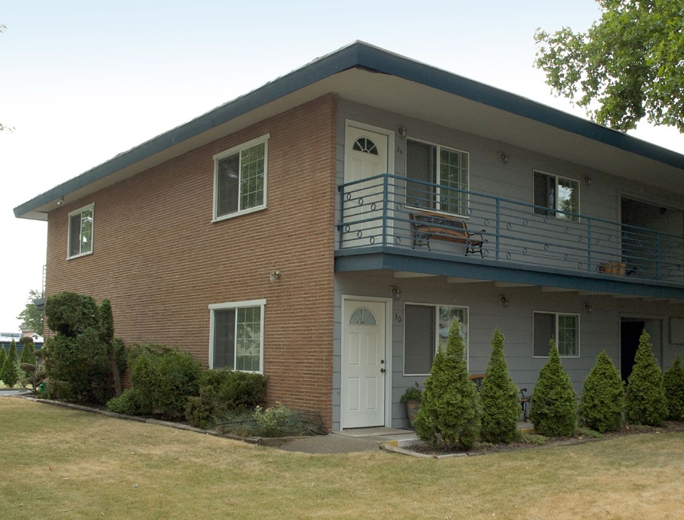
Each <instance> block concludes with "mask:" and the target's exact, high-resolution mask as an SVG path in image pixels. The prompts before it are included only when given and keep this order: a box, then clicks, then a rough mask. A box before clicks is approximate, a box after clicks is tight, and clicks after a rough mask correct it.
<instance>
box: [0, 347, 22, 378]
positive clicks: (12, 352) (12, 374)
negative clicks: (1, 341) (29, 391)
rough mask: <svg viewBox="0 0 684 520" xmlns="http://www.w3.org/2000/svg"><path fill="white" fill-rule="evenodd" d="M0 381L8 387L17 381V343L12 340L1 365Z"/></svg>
mask: <svg viewBox="0 0 684 520" xmlns="http://www.w3.org/2000/svg"><path fill="white" fill-rule="evenodd" d="M0 379H2V381H3V382H4V383H5V384H6V385H7V386H9V387H10V388H12V387H14V385H16V384H17V382H18V381H19V359H18V358H17V344H16V343H15V342H14V340H12V342H11V343H10V349H9V353H8V354H7V357H6V358H5V362H4V363H3V365H2V377H0Z"/></svg>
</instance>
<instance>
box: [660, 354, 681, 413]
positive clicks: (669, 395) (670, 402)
mask: <svg viewBox="0 0 684 520" xmlns="http://www.w3.org/2000/svg"><path fill="white" fill-rule="evenodd" d="M663 388H664V389H665V398H666V399H667V418H668V419H670V420H671V421H680V420H681V419H682V416H684V369H683V368H682V364H681V361H680V360H679V356H677V358H676V359H675V360H674V363H673V364H672V367H671V368H670V369H669V370H667V371H666V372H665V374H664V375H663Z"/></svg>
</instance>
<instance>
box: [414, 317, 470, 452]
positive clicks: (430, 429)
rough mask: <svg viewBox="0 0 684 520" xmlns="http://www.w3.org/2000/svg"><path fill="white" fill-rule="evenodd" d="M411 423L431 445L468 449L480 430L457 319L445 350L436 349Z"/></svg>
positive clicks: (450, 331)
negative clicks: (419, 402)
mask: <svg viewBox="0 0 684 520" xmlns="http://www.w3.org/2000/svg"><path fill="white" fill-rule="evenodd" d="M413 426H414V427H415V429H416V434H417V435H418V437H419V438H420V439H421V440H422V441H424V442H426V443H428V444H430V445H432V446H434V447H440V448H445V449H448V450H453V449H455V448H457V447H459V446H460V447H461V448H463V449H470V448H472V447H473V445H474V444H475V441H476V440H477V438H478V436H479V433H480V403H479V395H478V393H477V390H476V387H475V383H473V382H472V381H470V380H469V379H468V369H467V366H466V360H465V344H464V343H463V338H462V337H461V334H460V327H459V324H458V322H456V321H454V323H453V324H452V326H451V329H450V330H449V342H448V344H447V348H446V352H442V351H441V349H440V351H439V352H437V355H436V356H435V360H434V362H433V364H432V370H431V371H430V376H429V377H428V378H427V380H426V381H425V390H424V391H423V397H422V401H421V405H420V410H419V411H418V415H417V416H416V419H415V421H414V422H413Z"/></svg>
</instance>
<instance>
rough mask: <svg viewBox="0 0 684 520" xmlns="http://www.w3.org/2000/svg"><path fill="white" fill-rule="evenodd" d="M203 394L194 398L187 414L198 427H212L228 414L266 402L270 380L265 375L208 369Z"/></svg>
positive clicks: (187, 417) (204, 374)
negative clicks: (218, 418) (218, 419)
mask: <svg viewBox="0 0 684 520" xmlns="http://www.w3.org/2000/svg"><path fill="white" fill-rule="evenodd" d="M199 387H200V390H199V397H190V398H189V399H188V404H187V406H186V409H185V417H186V419H187V420H188V422H189V423H190V424H192V425H193V426H197V427H198V428H208V427H210V426H212V424H213V423H214V422H215V420H216V418H217V417H220V416H223V415H225V414H226V413H233V414H235V413H241V412H246V411H250V412H251V411H252V410H254V409H255V408H256V407H257V406H261V405H264V404H265V403H266V387H267V379H266V377H265V376H263V375H261V374H251V373H247V372H231V371H230V370H227V369H222V370H204V371H203V372H202V375H201V376H200V381H199Z"/></svg>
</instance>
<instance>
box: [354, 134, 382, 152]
mask: <svg viewBox="0 0 684 520" xmlns="http://www.w3.org/2000/svg"><path fill="white" fill-rule="evenodd" d="M353 148H354V150H356V151H357V152H364V153H369V154H371V155H380V154H379V153H378V148H377V146H375V143H374V142H373V141H371V140H370V139H367V138H366V137H359V138H358V139H357V140H356V142H355V143H354V147H353Z"/></svg>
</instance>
